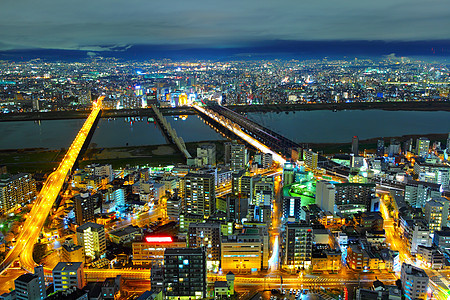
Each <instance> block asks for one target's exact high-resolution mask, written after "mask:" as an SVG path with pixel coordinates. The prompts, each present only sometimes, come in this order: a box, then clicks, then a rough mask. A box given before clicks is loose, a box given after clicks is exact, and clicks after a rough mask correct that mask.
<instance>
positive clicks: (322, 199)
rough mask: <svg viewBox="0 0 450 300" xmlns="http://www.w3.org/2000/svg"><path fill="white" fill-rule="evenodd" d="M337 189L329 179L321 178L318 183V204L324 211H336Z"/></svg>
mask: <svg viewBox="0 0 450 300" xmlns="http://www.w3.org/2000/svg"><path fill="white" fill-rule="evenodd" d="M335 194H336V190H335V188H334V186H333V184H331V183H330V182H329V181H325V180H320V181H317V183H316V204H317V206H319V207H320V208H321V209H322V210H323V211H329V212H331V213H334V197H335Z"/></svg>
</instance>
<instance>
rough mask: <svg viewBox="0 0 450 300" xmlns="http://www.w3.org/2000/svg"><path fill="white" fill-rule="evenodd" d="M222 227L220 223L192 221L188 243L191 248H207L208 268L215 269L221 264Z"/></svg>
mask: <svg viewBox="0 0 450 300" xmlns="http://www.w3.org/2000/svg"><path fill="white" fill-rule="evenodd" d="M220 243H221V227H220V224H219V223H213V222H205V223H190V224H189V229H188V234H187V244H188V247H189V248H199V247H204V248H205V249H206V259H207V268H208V269H214V268H215V267H218V266H219V264H220Z"/></svg>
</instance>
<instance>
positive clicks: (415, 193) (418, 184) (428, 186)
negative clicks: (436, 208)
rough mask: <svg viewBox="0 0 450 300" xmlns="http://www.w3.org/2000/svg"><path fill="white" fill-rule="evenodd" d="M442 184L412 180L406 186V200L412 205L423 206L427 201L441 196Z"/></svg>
mask: <svg viewBox="0 0 450 300" xmlns="http://www.w3.org/2000/svg"><path fill="white" fill-rule="evenodd" d="M440 189H441V185H440V184H437V183H431V182H425V181H416V180H411V181H408V183H407V184H406V186H405V201H406V202H408V203H409V204H410V205H411V206H412V207H415V208H422V207H423V206H424V205H425V202H426V201H427V200H429V199H431V198H433V197H440V196H441V190H440Z"/></svg>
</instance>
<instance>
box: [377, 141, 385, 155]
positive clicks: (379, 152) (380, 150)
mask: <svg viewBox="0 0 450 300" xmlns="http://www.w3.org/2000/svg"><path fill="white" fill-rule="evenodd" d="M377 156H384V140H378V141H377Z"/></svg>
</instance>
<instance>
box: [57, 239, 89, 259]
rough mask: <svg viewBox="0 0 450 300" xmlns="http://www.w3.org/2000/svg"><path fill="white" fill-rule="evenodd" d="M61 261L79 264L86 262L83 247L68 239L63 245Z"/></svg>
mask: <svg viewBox="0 0 450 300" xmlns="http://www.w3.org/2000/svg"><path fill="white" fill-rule="evenodd" d="M61 261H63V262H77V261H85V256H84V248H83V246H80V245H76V244H75V243H74V242H73V239H72V238H67V239H66V240H65V241H64V243H63V244H62V245H61Z"/></svg>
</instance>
